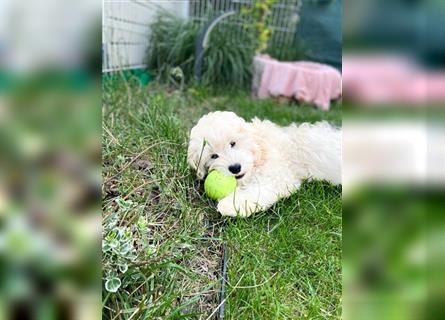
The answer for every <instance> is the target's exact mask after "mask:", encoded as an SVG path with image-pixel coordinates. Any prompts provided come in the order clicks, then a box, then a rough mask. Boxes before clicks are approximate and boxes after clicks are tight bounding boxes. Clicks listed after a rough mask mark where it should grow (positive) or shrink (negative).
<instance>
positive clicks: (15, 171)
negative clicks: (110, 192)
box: [0, 0, 101, 319]
mask: <svg viewBox="0 0 445 320" xmlns="http://www.w3.org/2000/svg"><path fill="white" fill-rule="evenodd" d="M100 15H101V3H100V1H99V2H97V1H96V2H94V1H82V0H81V1H77V0H76V1H65V0H64V1H58V0H55V1H54V0H41V1H21V0H20V1H15V0H2V1H0V318H1V319H97V318H99V317H100V301H101V300H100V288H101V287H100V276H101V273H100V270H101V269H100V258H99V252H100V251H99V250H98V248H99V245H100V237H101V234H100V219H101V218H100V217H101V215H100V212H101V211H100V185H101V176H100V163H101V157H100V142H101V139H100V134H101V109H100V87H99V72H100V62H101V56H100V47H99V46H100V36H101V23H100Z"/></svg>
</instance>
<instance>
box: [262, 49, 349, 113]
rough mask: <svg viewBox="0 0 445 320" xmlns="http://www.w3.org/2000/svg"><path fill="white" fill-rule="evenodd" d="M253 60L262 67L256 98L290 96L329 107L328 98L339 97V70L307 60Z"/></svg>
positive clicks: (324, 107) (325, 108) (320, 106)
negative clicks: (258, 62)
mask: <svg viewBox="0 0 445 320" xmlns="http://www.w3.org/2000/svg"><path fill="white" fill-rule="evenodd" d="M255 60H257V61H260V62H261V63H262V64H263V67H264V69H263V73H262V75H261V83H260V86H259V90H258V97H259V98H267V97H269V96H286V97H294V98H296V99H298V100H300V101H304V102H308V103H313V104H315V105H316V106H318V107H319V108H321V109H323V110H329V107H330V102H331V99H337V98H339V97H340V96H341V73H340V72H339V71H338V70H336V69H335V68H333V67H330V66H327V65H323V64H320V63H315V62H309V61H299V62H281V61H277V60H274V59H272V58H270V57H268V56H263V55H261V56H256V57H255Z"/></svg>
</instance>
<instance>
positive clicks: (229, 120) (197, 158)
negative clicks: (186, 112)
mask: <svg viewBox="0 0 445 320" xmlns="http://www.w3.org/2000/svg"><path fill="white" fill-rule="evenodd" d="M187 156H188V163H189V165H190V167H192V168H193V169H194V170H196V175H197V176H198V178H199V179H204V178H205V176H206V175H207V173H208V172H209V171H211V170H213V169H218V170H220V171H222V172H223V173H225V174H227V175H232V176H235V177H236V178H237V179H238V182H239V183H243V182H244V181H246V180H247V179H248V178H249V177H250V176H251V174H252V171H253V169H254V168H255V167H256V166H258V165H259V164H261V163H262V162H263V161H264V157H265V148H264V146H263V143H262V141H261V139H259V137H258V136H257V135H256V134H255V131H254V129H253V127H252V125H251V124H250V123H247V122H246V121H244V119H242V118H240V117H238V116H237V115H236V114H235V113H233V112H222V111H217V112H211V113H209V114H207V115H205V116H203V117H202V118H201V119H200V120H199V121H198V123H197V124H196V125H195V126H194V127H193V129H192V131H191V133H190V142H189V147H188V155H187Z"/></svg>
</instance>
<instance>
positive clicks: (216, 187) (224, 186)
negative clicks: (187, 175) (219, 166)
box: [204, 170, 236, 200]
mask: <svg viewBox="0 0 445 320" xmlns="http://www.w3.org/2000/svg"><path fill="white" fill-rule="evenodd" d="M235 188H236V179H235V177H234V176H226V175H225V174H223V173H221V172H219V171H217V170H213V171H210V173H209V174H208V175H207V178H206V180H205V181H204V190H205V192H206V194H207V195H208V196H209V198H211V199H213V200H220V199H222V198H224V197H225V196H227V195H228V194H230V193H231V192H233V191H235Z"/></svg>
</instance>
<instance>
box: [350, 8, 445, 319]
mask: <svg viewBox="0 0 445 320" xmlns="http://www.w3.org/2000/svg"><path fill="white" fill-rule="evenodd" d="M444 34H445V2H443V1H440V0H439V1H434V0H431V1H402V0H391V1H379V0H374V1H360V0H354V1H347V0H346V1H345V3H344V16H343V227H344V229H343V318H344V319H391V320H392V319H443V318H444V317H445V308H444V305H445V304H444V303H443V302H444V301H443V299H444V297H445V285H444V283H445V282H444V276H445V273H444V271H443V270H445V268H444V262H445V250H444V249H445V241H444V240H445V238H444V237H445V217H444V215H443V212H444V199H445V198H444V195H445V189H444V188H445V128H444V122H443V120H444V115H445V112H444V106H445V37H444Z"/></svg>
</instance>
